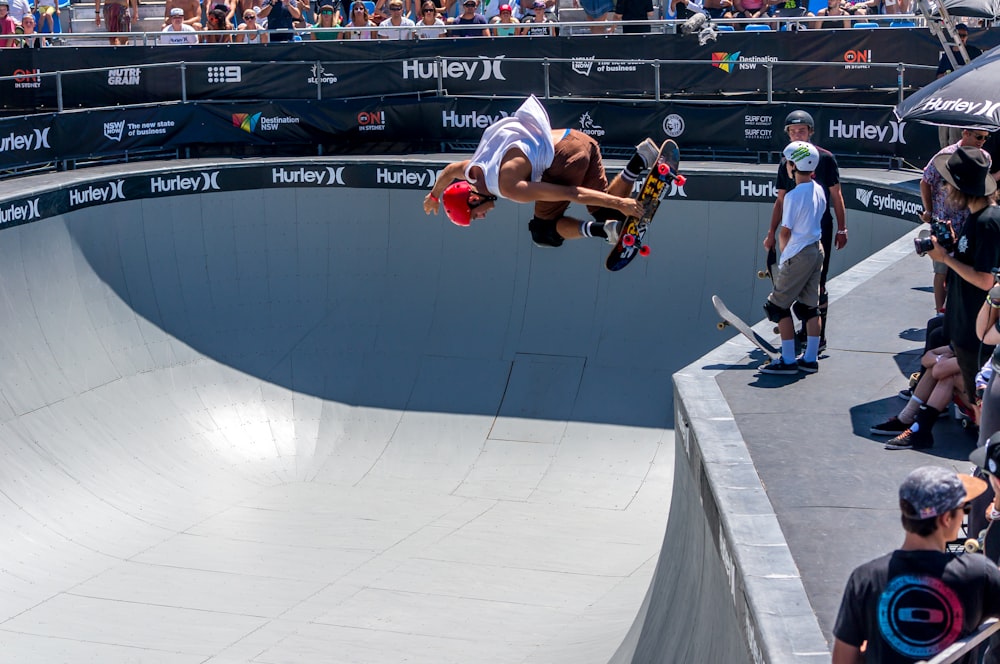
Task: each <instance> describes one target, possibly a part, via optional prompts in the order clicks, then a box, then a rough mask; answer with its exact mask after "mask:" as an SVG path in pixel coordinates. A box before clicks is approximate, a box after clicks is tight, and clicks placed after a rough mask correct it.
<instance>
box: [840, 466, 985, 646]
mask: <svg viewBox="0 0 1000 664" xmlns="http://www.w3.org/2000/svg"><path fill="white" fill-rule="evenodd" d="M985 490H986V483H985V482H984V481H982V480H981V479H978V478H975V477H972V476H971V475H959V474H958V473H956V472H955V471H953V470H949V469H947V468H942V467H940V466H923V467H921V468H917V469H916V470H914V471H913V472H911V473H910V474H909V475H907V476H906V479H905V480H903V483H902V484H901V485H900V487H899V508H900V511H901V513H902V515H901V519H902V524H903V530H904V531H905V536H904V539H903V545H902V546H901V547H900V548H899V549H897V550H896V551H893V552H892V553H890V554H887V555H884V556H882V557H880V558H876V559H875V560H872V561H869V562H867V563H865V564H863V565H861V566H859V567H857V568H856V569H855V570H854V571H853V572H852V573H851V577H850V579H849V580H848V582H847V587H846V588H845V590H844V596H843V599H842V600H841V604H840V611H839V613H838V614H837V622H836V625H835V626H834V629H833V635H834V637H835V641H834V645H833V664H856V663H859V662H863V661H865V662H880V663H881V664H912V663H913V662H917V661H920V660H927V659H931V658H932V657H934V655H936V654H938V653H940V652H941V651H942V650H944V649H945V648H947V647H948V646H950V645H951V644H952V643H954V642H955V641H957V640H958V639H960V638H962V637H964V636H967V635H968V634H971V633H972V632H974V631H975V630H976V628H977V627H978V626H979V625H980V623H982V622H983V620H985V619H986V618H991V617H993V616H997V615H1000V570H998V569H997V566H996V564H995V563H994V562H992V561H991V560H989V559H987V558H986V557H985V556H980V555H971V554H965V555H961V554H955V553H949V552H948V551H947V543H948V542H950V541H953V540H955V539H956V538H957V537H958V533H959V529H960V528H961V525H962V518H963V512H964V510H965V509H966V508H967V507H968V505H969V503H970V502H971V501H972V500H973V499H974V498H976V497H977V496H979V495H980V494H982V493H983V491H985ZM866 641H867V643H868V646H867V649H866V650H865V652H864V653H863V654H862V652H861V646H862V645H863V644H864V643H865V642H866ZM962 661H963V662H965V661H967V660H966V659H963V660H962ZM968 661H971V659H968Z"/></svg>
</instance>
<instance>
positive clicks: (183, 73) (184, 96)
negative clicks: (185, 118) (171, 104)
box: [181, 62, 188, 104]
mask: <svg viewBox="0 0 1000 664" xmlns="http://www.w3.org/2000/svg"><path fill="white" fill-rule="evenodd" d="M187 100H188V88H187V63H185V62H182V63H181V102H182V103H184V104H186V103H187Z"/></svg>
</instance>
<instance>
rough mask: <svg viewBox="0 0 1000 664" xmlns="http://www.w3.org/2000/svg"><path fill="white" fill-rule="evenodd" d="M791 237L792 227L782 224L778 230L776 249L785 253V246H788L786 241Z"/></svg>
mask: <svg viewBox="0 0 1000 664" xmlns="http://www.w3.org/2000/svg"><path fill="white" fill-rule="evenodd" d="M791 239H792V229H791V228H788V227H787V226H782V227H781V230H780V231H778V251H780V252H781V253H785V247H787V246H788V241H789V240H791Z"/></svg>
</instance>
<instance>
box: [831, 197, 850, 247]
mask: <svg viewBox="0 0 1000 664" xmlns="http://www.w3.org/2000/svg"><path fill="white" fill-rule="evenodd" d="M830 202H832V203H833V216H835V217H836V218H837V232H836V234H835V235H834V236H833V246H835V247H837V249H843V248H844V247H846V246H847V208H846V207H844V192H842V191H841V190H840V183H837V184H835V185H833V186H832V187H830Z"/></svg>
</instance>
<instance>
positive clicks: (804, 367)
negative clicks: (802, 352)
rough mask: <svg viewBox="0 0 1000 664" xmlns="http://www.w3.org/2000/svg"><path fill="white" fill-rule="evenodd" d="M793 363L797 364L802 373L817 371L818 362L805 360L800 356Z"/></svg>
mask: <svg viewBox="0 0 1000 664" xmlns="http://www.w3.org/2000/svg"><path fill="white" fill-rule="evenodd" d="M795 363H796V364H798V365H799V371H801V372H802V373H809V374H814V373H816V372H817V371H819V362H816V361H812V362H806V361H805V360H804V359H803V358H802V357H801V356H800V357H799V358H798V359H797V360H795Z"/></svg>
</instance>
